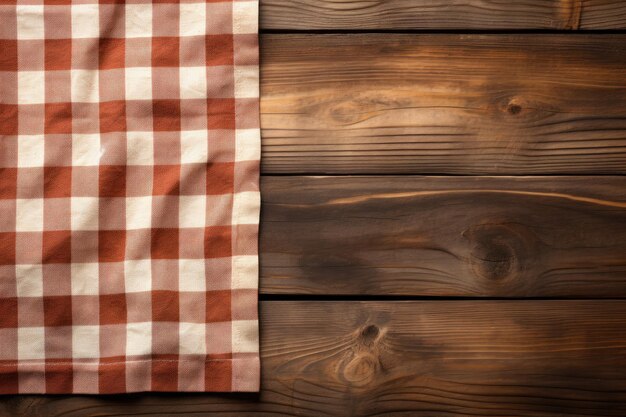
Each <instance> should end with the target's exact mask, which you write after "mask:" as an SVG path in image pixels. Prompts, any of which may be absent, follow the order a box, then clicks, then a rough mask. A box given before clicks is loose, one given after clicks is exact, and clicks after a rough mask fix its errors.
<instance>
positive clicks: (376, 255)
mask: <svg viewBox="0 0 626 417" xmlns="http://www.w3.org/2000/svg"><path fill="white" fill-rule="evenodd" d="M262 200H263V206H262V219H261V291H262V292H263V293H265V294H273V293H282V294H318V295H322V294H350V295H358V294H361V295H362V294H368V295H381V294H386V295H388V294H395V295H417V296H497V297H539V296H541V297H618V296H620V297H624V296H626V177H610V176H604V177H574V176H572V177H412V176H400V177H396V176H383V177H265V178H263V182H262Z"/></svg>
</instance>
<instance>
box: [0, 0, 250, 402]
mask: <svg viewBox="0 0 626 417" xmlns="http://www.w3.org/2000/svg"><path fill="white" fill-rule="evenodd" d="M257 16H258V4H257V1H256V0H217V1H214V0H182V1H177V0H159V1H157V0H155V1H149V0H127V1H124V0H99V1H98V0H12V1H10V0H0V393H118V392H134V391H256V390H258V389H259V355H258V321H257V283H258V261H257V260H258V250H257V231H258V221H259V188H258V184H259V181H258V180H259V155H260V135H259V108H258V107H259V85H258V71H259V67H258V39H257V20H258V17H257Z"/></svg>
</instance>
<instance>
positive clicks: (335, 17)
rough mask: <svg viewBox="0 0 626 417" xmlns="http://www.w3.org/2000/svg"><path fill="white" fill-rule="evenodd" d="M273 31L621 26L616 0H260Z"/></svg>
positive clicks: (625, 12) (625, 15)
mask: <svg viewBox="0 0 626 417" xmlns="http://www.w3.org/2000/svg"><path fill="white" fill-rule="evenodd" d="M261 27H262V28H263V29H274V30H281V29H282V30H285V29H288V30H311V29H315V30H336V29H342V30H372V29H375V30H381V29H382V30H387V29H391V30H411V29H426V30H443V29H454V30H464V29H471V30H485V29H490V30H497V29H505V30H506V29H517V30H519V29H546V30H553V29H554V30H576V29H582V30H585V29H623V28H626V4H625V3H624V1H622V0H525V1H502V0H460V1H459V0H363V1H354V0H261Z"/></svg>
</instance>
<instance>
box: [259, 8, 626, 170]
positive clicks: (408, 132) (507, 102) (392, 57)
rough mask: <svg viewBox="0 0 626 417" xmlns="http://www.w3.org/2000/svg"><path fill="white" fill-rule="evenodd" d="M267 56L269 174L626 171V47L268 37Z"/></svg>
mask: <svg viewBox="0 0 626 417" xmlns="http://www.w3.org/2000/svg"><path fill="white" fill-rule="evenodd" d="M505 3H507V4H508V3H510V2H505ZM503 4H504V3H503ZM262 58H263V59H262V86H261V91H262V102H261V111H262V128H263V159H262V164H263V170H264V172H265V173H309V174H324V173H327V174H332V173H352V174H353V173H367V174H377V173H397V174H408V173H413V174H425V173H435V174H436V173H448V174H486V175H492V174H498V175H500V174H523V175H525V174H547V173H550V174H554V173H559V174H565V173H566V174H591V173H604V174H610V173H621V174H623V173H626V76H625V74H626V35H560V34H559V35H539V34H529V35H519V34H518V35H415V34H412V35H410V34H409V35H407V34H367V35H265V36H263V37H262Z"/></svg>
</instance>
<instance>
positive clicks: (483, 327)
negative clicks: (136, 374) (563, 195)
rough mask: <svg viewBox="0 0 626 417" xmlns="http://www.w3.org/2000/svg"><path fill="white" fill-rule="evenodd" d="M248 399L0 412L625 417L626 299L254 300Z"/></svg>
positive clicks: (38, 403) (131, 399) (19, 403)
mask: <svg viewBox="0 0 626 417" xmlns="http://www.w3.org/2000/svg"><path fill="white" fill-rule="evenodd" d="M261 318H262V325H261V335H262V341H261V352H262V356H263V359H262V374H263V381H262V384H261V387H262V391H261V393H260V395H259V396H256V395H239V394H234V395H217V394H199V395H190V394H171V395H165V394H136V395H128V396H49V397H42V396H23V397H19V396H14V397H3V398H2V399H0V415H1V416H3V417H4V416H7V417H8V416H11V417H19V416H46V417H82V416H109V417H113V416H144V417H148V416H151V417H156V416H172V415H204V413H210V412H213V413H216V415H220V416H225V415H229V416H259V415H263V416H380V415H385V416H420V417H422V416H432V417H440V416H442V415H453V416H471V415H479V416H505V415H506V416H513V415H514V416H534V417H536V416H623V415H625V414H626V378H625V377H624V371H623V370H624V367H625V366H626V345H625V343H624V340H623V337H622V336H623V331H624V328H626V302H623V301H603V302H598V301H510V302H493V301H490V302H480V301H452V302H446V301H437V302H429V301H426V302H424V301H423V302H334V303H328V302H263V303H262V305H261Z"/></svg>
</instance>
